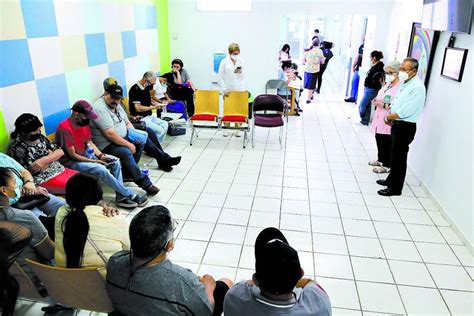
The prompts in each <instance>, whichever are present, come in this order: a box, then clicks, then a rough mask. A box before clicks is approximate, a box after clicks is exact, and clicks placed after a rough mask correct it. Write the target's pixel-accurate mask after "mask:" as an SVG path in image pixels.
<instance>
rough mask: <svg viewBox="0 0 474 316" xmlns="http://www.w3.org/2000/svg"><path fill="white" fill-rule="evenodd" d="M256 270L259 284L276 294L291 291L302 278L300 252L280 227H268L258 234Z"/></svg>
mask: <svg viewBox="0 0 474 316" xmlns="http://www.w3.org/2000/svg"><path fill="white" fill-rule="evenodd" d="M255 271H256V273H255V275H256V278H257V280H258V284H259V286H260V287H261V288H263V289H265V290H266V291H268V292H270V293H272V294H276V295H278V294H285V293H291V292H292V291H293V289H294V287H295V285H296V283H297V282H298V280H299V279H300V278H301V265H300V260H299V257H298V252H297V251H296V250H295V249H293V248H292V247H291V246H290V245H289V244H288V241H287V240H286V238H285V236H284V235H283V233H282V232H281V231H280V230H279V229H277V228H274V227H268V228H265V229H264V230H263V231H261V232H260V234H259V235H258V237H257V240H256V241H255Z"/></svg>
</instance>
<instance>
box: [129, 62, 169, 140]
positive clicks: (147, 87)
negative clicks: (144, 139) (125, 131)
mask: <svg viewBox="0 0 474 316" xmlns="http://www.w3.org/2000/svg"><path fill="white" fill-rule="evenodd" d="M155 84H156V75H155V73H154V72H152V71H147V72H146V73H145V74H144V75H143V78H142V79H141V80H139V81H138V82H137V83H135V84H134V85H133V86H132V87H131V88H130V90H129V92H128V98H129V103H128V104H129V109H130V115H133V116H136V115H140V116H141V117H142V119H141V121H142V122H145V124H146V126H147V127H148V128H150V129H151V130H153V131H154V132H155V133H156V136H157V137H158V141H159V142H160V143H163V141H164V140H165V136H166V133H167V132H168V122H166V121H164V120H162V119H160V118H159V117H156V116H154V115H153V112H152V110H159V112H158V116H161V115H160V114H161V108H162V107H163V106H165V105H162V104H161V103H159V102H157V101H155V100H154V99H152V96H151V91H152V90H153V86H154V85H155Z"/></svg>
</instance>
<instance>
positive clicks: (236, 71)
mask: <svg viewBox="0 0 474 316" xmlns="http://www.w3.org/2000/svg"><path fill="white" fill-rule="evenodd" d="M234 72H235V73H236V74H241V73H242V68H235V70H234Z"/></svg>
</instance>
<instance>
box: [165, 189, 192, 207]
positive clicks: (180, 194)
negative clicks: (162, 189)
mask: <svg viewBox="0 0 474 316" xmlns="http://www.w3.org/2000/svg"><path fill="white" fill-rule="evenodd" d="M199 194H200V193H199V192H192V191H184V190H182V189H178V190H176V192H175V193H174V194H173V196H172V197H171V199H170V200H169V202H170V203H174V204H189V205H194V204H196V201H197V200H198V198H199Z"/></svg>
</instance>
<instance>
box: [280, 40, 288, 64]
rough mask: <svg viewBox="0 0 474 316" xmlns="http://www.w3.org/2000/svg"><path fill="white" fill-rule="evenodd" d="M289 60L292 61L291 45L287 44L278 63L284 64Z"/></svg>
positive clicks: (282, 49)
mask: <svg viewBox="0 0 474 316" xmlns="http://www.w3.org/2000/svg"><path fill="white" fill-rule="evenodd" d="M287 60H291V55H290V45H288V44H285V45H283V47H282V48H281V51H280V54H279V55H278V61H279V62H283V61H287Z"/></svg>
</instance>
